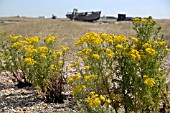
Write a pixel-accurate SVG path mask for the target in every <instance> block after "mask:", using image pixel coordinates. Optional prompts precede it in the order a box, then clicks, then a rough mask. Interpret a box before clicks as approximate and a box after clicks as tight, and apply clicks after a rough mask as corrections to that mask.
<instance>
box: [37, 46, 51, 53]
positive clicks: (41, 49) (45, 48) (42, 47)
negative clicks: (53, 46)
mask: <svg viewBox="0 0 170 113" xmlns="http://www.w3.org/2000/svg"><path fill="white" fill-rule="evenodd" d="M38 50H39V51H40V52H41V53H45V52H48V50H49V49H48V47H46V46H40V47H39V48H38Z"/></svg>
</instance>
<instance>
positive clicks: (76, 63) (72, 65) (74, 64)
mask: <svg viewBox="0 0 170 113" xmlns="http://www.w3.org/2000/svg"><path fill="white" fill-rule="evenodd" d="M78 65H80V63H79V62H74V63H72V64H71V67H75V66H78Z"/></svg>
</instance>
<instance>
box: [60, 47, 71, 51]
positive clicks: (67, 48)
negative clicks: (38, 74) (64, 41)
mask: <svg viewBox="0 0 170 113" xmlns="http://www.w3.org/2000/svg"><path fill="white" fill-rule="evenodd" d="M61 49H62V50H63V51H68V50H69V49H70V48H69V47H65V46H61Z"/></svg>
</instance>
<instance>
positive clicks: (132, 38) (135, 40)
mask: <svg viewBox="0 0 170 113" xmlns="http://www.w3.org/2000/svg"><path fill="white" fill-rule="evenodd" d="M130 39H131V40H133V41H134V42H138V39H137V38H135V37H130Z"/></svg>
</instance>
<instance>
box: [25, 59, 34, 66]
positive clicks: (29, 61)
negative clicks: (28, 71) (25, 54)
mask: <svg viewBox="0 0 170 113" xmlns="http://www.w3.org/2000/svg"><path fill="white" fill-rule="evenodd" d="M24 62H25V63H27V64H28V65H30V66H33V65H34V64H35V63H36V61H35V60H34V59H32V58H25V59H24Z"/></svg>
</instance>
